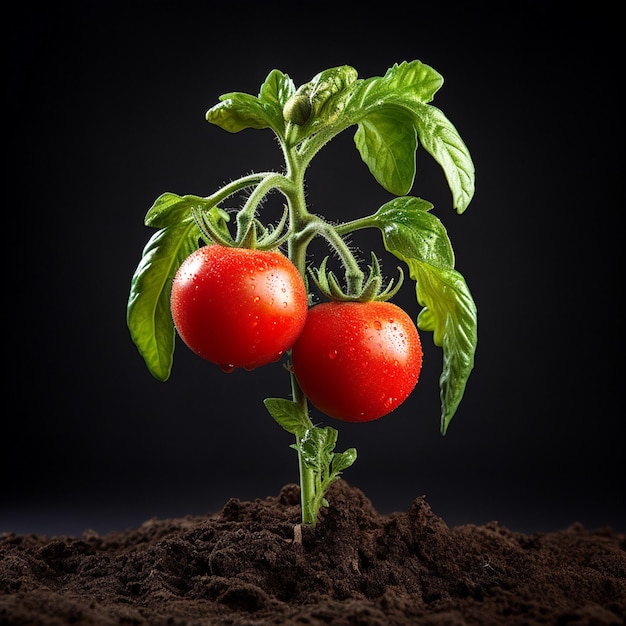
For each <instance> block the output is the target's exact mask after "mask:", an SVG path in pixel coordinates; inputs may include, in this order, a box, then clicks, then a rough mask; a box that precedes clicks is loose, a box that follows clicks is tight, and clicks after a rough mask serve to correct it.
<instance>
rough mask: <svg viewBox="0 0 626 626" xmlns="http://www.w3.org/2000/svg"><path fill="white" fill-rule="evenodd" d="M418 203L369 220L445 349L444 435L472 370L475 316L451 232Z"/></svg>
mask: <svg viewBox="0 0 626 626" xmlns="http://www.w3.org/2000/svg"><path fill="white" fill-rule="evenodd" d="M431 208H432V205H431V204H430V203H428V202H426V201H424V200H421V199H419V198H411V197H405V198H396V199H394V200H391V201H390V202H388V203H386V204H385V205H383V206H382V207H381V208H380V209H379V211H378V212H377V213H376V214H375V215H374V216H373V217H372V218H371V219H372V221H373V224H374V225H376V226H377V227H378V228H380V230H381V232H382V234H383V242H384V245H385V248H386V250H388V251H389V252H390V253H391V254H393V255H394V256H395V257H396V258H398V259H400V260H402V261H404V262H405V263H406V264H407V265H408V267H409V272H410V276H411V278H412V279H413V280H415V282H416V295H417V301H418V302H419V304H420V305H422V306H423V307H425V308H424V309H422V311H421V312H420V314H419V316H418V318H417V325H418V327H419V328H420V329H421V330H425V331H432V332H433V333H434V336H433V340H434V342H435V345H437V346H439V347H441V348H443V370H442V374H441V376H440V379H439V386H440V391H441V432H442V434H445V433H446V431H447V428H448V425H449V424H450V421H451V420H452V418H453V416H454V414H455V412H456V410H457V408H458V406H459V403H460V402H461V399H462V398H463V394H464V392H465V387H466V384H467V379H468V377H469V375H470V373H471V371H472V369H473V367H474V353H475V351H476V344H477V341H478V338H477V312H476V305H475V304H474V301H473V299H472V296H471V294H470V291H469V289H468V287H467V284H466V283H465V280H464V279H463V277H462V276H461V274H460V273H459V272H457V271H456V270H455V269H454V254H453V251H452V246H451V244H450V241H449V238H448V235H447V232H446V231H445V229H444V227H443V225H442V224H441V223H440V222H439V220H438V219H437V218H436V217H435V216H433V215H432V214H431V213H430V212H429V211H430V209H431Z"/></svg>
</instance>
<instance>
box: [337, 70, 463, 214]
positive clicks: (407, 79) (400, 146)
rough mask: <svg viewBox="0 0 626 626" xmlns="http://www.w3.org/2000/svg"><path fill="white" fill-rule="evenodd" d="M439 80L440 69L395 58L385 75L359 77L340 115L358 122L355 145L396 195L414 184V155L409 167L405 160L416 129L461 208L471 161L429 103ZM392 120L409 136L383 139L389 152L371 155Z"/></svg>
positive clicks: (459, 209) (387, 133) (453, 130)
mask: <svg viewBox="0 0 626 626" xmlns="http://www.w3.org/2000/svg"><path fill="white" fill-rule="evenodd" d="M442 84H443V78H442V77H441V75H440V74H439V73H438V72H436V71H435V70H434V69H432V68H431V67H429V66H427V65H425V64H423V63H421V62H420V61H412V62H410V63H406V62H404V63H401V64H400V65H397V64H396V65H394V66H393V67H391V68H390V69H389V70H388V71H387V73H386V74H385V76H383V77H374V78H370V79H367V80H364V81H361V82H360V84H359V85H358V88H355V89H354V93H353V95H352V97H351V99H350V101H349V102H348V104H347V106H346V108H345V112H344V115H345V117H346V118H348V119H349V120H350V121H351V122H352V123H356V124H357V125H358V127H359V128H358V129H357V134H356V135H355V142H356V146H357V149H358V150H359V152H360V153H361V157H362V158H363V160H364V161H365V163H366V164H367V166H368V167H369V169H370V171H371V173H372V175H373V176H374V178H376V180H377V181H378V182H379V183H380V184H381V185H382V186H383V187H384V188H385V189H386V190H387V191H389V192H391V193H394V194H395V195H404V194H406V193H408V192H409V190H410V188H411V187H412V185H413V181H414V177H415V166H414V161H413V167H412V168H411V167H406V164H408V163H409V161H408V160H407V152H408V150H409V147H410V143H412V142H415V137H414V135H415V133H417V137H418V138H419V141H420V142H421V143H422V145H423V146H424V148H425V149H426V150H427V151H428V152H429V153H430V154H431V155H432V156H433V158H434V159H435V160H436V161H437V162H438V163H439V164H440V165H441V167H442V169H443V170H444V174H445V176H446V179H447V181H448V185H449V186H450V191H451V192H452V199H453V204H454V208H455V209H456V210H457V212H459V213H462V212H463V211H464V210H465V209H466V208H467V206H468V205H469V203H470V201H471V199H472V197H473V195H474V190H475V188H474V165H473V162H472V159H471V156H470V154H469V151H468V149H467V146H466V145H465V143H464V142H463V140H462V139H461V137H460V135H459V134H458V132H457V130H456V128H455V127H454V126H453V125H452V123H451V122H450V121H449V120H448V119H447V118H446V117H445V116H444V114H443V113H442V112H441V111H440V110H439V109H437V108H435V107H433V106H431V105H429V104H428V103H429V102H430V101H431V100H432V99H433V97H434V95H435V93H436V92H437V90H438V89H439V88H440V87H441V85H442ZM399 110H401V111H402V112H403V114H400V113H399V112H398V111H399ZM394 123H397V124H400V125H401V128H402V129H403V132H404V133H406V134H408V138H407V139H402V140H400V141H390V140H387V141H386V142H385V152H386V153H388V154H384V153H383V154H381V157H380V158H375V155H376V152H377V151H376V150H375V149H373V148H372V147H373V146H374V147H376V146H377V145H378V144H379V143H380V142H381V139H379V137H381V138H385V137H391V139H393V138H394V135H393V134H392V133H391V132H390V130H389V128H390V127H392V125H393V124H394ZM409 123H410V126H409ZM398 134H400V133H398ZM415 145H416V149H417V143H416V144H415ZM399 163H403V164H405V167H404V169H402V170H400V169H398V166H397V164H399ZM395 170H397V171H395Z"/></svg>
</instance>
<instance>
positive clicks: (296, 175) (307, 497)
mask: <svg viewBox="0 0 626 626" xmlns="http://www.w3.org/2000/svg"><path fill="white" fill-rule="evenodd" d="M283 147H284V154H285V160H286V163H287V173H286V175H285V178H286V179H287V180H288V181H289V182H290V183H291V185H290V186H288V187H287V188H284V189H283V193H284V194H285V197H286V198H287V205H288V208H289V222H290V231H291V235H290V237H289V242H288V246H289V250H288V255H289V259H290V260H291V262H292V263H293V264H294V265H295V266H296V267H297V268H298V271H299V272H300V274H301V275H302V277H303V278H306V250H307V247H308V245H309V243H310V242H311V240H312V239H313V237H314V236H315V232H316V231H315V229H313V228H310V225H311V224H312V223H315V222H317V221H318V218H316V217H315V216H314V215H312V214H311V213H309V211H308V209H307V206H306V198H305V195H304V171H305V170H306V166H305V165H303V164H302V161H301V160H300V159H299V158H298V156H297V154H296V152H295V150H292V149H287V148H286V147H285V146H283ZM290 376H291V389H292V395H293V401H294V402H296V404H298V406H299V408H300V411H301V412H302V415H305V416H307V419H308V414H309V411H308V402H307V398H306V396H305V394H304V393H303V391H302V389H301V388H300V385H299V384H298V381H297V380H296V377H295V375H294V374H293V372H292V373H291V374H290ZM310 427H311V428H313V424H312V423H311V425H310ZM300 439H301V438H300V437H296V443H297V444H298V446H297V450H298V468H299V472H300V503H301V508H302V523H303V524H308V525H311V526H315V524H316V522H317V508H316V504H315V503H316V500H317V498H316V481H315V472H314V471H313V470H312V469H311V468H310V467H307V465H306V463H305V462H304V459H303V458H302V452H301V451H300Z"/></svg>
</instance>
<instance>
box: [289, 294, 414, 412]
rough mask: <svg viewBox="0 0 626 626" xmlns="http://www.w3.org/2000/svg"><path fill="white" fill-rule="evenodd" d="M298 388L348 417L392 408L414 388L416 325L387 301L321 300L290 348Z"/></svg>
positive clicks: (319, 404)
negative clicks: (323, 301) (322, 301)
mask: <svg viewBox="0 0 626 626" xmlns="http://www.w3.org/2000/svg"><path fill="white" fill-rule="evenodd" d="M291 358H292V366H293V372H294V374H295V376H296V378H297V380H298V383H299V385H300V387H301V388H302V391H303V392H304V393H305V394H306V396H307V397H308V398H309V400H310V401H311V402H312V404H313V405H315V406H316V407H317V408H318V409H319V410H320V411H322V412H324V413H326V414H327V415H330V416H331V417H335V418H337V419H340V420H344V421H347V422H366V421H370V420H374V419H377V418H379V417H382V416H383V415H387V414H388V413H391V411H393V410H394V409H396V408H397V407H398V406H399V405H400V404H402V402H404V401H405V400H406V399H407V397H408V396H409V394H410V393H411V392H412V391H413V389H414V388H415V385H416V384H417V380H418V378H419V374H420V370H421V368H422V346H421V342H420V338H419V335H418V332H417V328H416V327H415V324H414V323H413V321H412V320H411V318H410V317H409V316H408V315H407V313H406V312H405V311H403V310H402V309H401V308H400V307H398V306H396V305H395V304H392V303H391V302H325V303H322V304H318V305H316V306H314V307H312V308H311V309H310V310H309V314H308V316H307V321H306V324H305V326H304V330H303V331H302V334H301V335H300V337H299V338H298V340H297V341H296V343H295V344H294V346H293V348H292V353H291Z"/></svg>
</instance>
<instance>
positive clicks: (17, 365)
mask: <svg viewBox="0 0 626 626" xmlns="http://www.w3.org/2000/svg"><path fill="white" fill-rule="evenodd" d="M288 4H289V3H283V4H282V9H280V8H278V7H276V8H273V7H271V6H268V5H267V4H263V3H262V4H261V5H259V6H258V8H256V9H253V8H252V7H250V8H247V7H246V6H245V5H244V6H239V7H238V8H237V9H236V10H233V11H232V14H230V13H229V10H228V8H225V9H222V11H221V12H218V11H217V10H216V9H215V10H214V9H212V8H211V3H197V4H188V3H185V2H177V3H167V2H152V3H151V2H129V3H123V4H122V3H115V2H93V3H76V4H75V5H73V3H69V4H68V3H66V4H64V8H57V7H54V8H51V7H50V6H47V7H46V8H43V7H40V8H37V6H36V5H33V4H32V3H29V4H28V7H26V3H24V6H23V7H22V8H21V9H19V10H18V13H17V16H16V17H14V18H13V19H14V22H13V23H12V24H11V25H10V27H5V31H7V32H6V38H5V40H6V41H7V42H8V50H7V52H6V54H5V58H6V59H7V65H8V67H7V69H6V78H5V80H6V83H5V84H6V85H7V86H8V88H7V91H6V92H5V93H6V100H7V102H8V112H7V113H5V125H4V126H5V129H6V137H7V140H6V141H5V142H4V145H5V172H6V174H7V176H6V178H5V185H4V203H3V204H4V215H5V216H7V217H8V220H7V219H6V218H5V220H4V229H3V234H4V250H5V251H6V252H5V279H4V291H5V300H4V301H5V320H6V321H5V345H6V346H7V347H8V350H7V351H5V369H4V371H5V374H4V380H5V411H4V417H3V418H2V424H3V425H2V441H1V448H2V454H1V463H2V467H1V473H0V480H1V481H2V483H1V490H0V531H7V530H13V531H19V532H45V533H78V534H80V533H81V532H82V531H83V530H85V529H87V528H93V529H95V530H97V531H99V532H106V531H109V530H113V529H124V528H127V527H132V526H135V525H138V524H140V523H141V522H142V521H144V520H145V519H148V518H150V517H153V516H157V517H166V516H182V515H185V514H188V513H190V514H203V513H206V512H209V511H217V510H219V509H220V508H221V507H222V506H223V504H224V503H225V502H226V500H227V499H228V498H229V497H231V496H234V497H239V498H242V499H251V498H252V499H253V498H258V497H259V498H262V497H265V496H268V495H275V494H277V493H278V492H279V490H280V488H281V487H282V485H284V484H286V483H289V482H297V480H298V476H297V463H296V455H295V452H293V450H291V449H290V448H289V445H290V443H292V441H291V437H290V436H289V435H288V434H287V433H285V432H284V431H283V430H282V429H281V428H280V427H278V426H277V425H276V424H275V423H274V422H273V420H272V419H271V418H270V417H269V415H268V414H266V412H265V409H264V408H263V405H262V400H263V398H265V397H266V396H281V395H282V396H285V397H286V396H287V395H288V392H289V388H288V377H287V375H286V373H285V372H284V371H283V370H282V369H281V367H280V366H279V365H276V366H269V367H267V368H265V369H263V370H258V371H255V372H252V373H247V372H235V373H234V374H231V375H225V374H223V373H221V372H220V371H219V369H218V368H217V367H213V366H211V365H210V364H207V363H205V362H203V361H201V360H200V359H199V358H197V357H195V356H194V355H193V354H191V353H189V352H188V351H187V350H186V349H185V348H184V347H183V346H182V345H181V344H178V346H177V350H176V354H175V359H174V368H173V373H172V376H171V379H170V380H169V381H168V382H167V383H160V382H157V381H156V380H155V379H153V378H152V377H151V375H150V374H149V373H148V371H147V369H146V367H145V365H144V363H143V361H142V359H141V357H140V356H139V354H138V352H137V350H136V348H135V346H134V344H133V343H132V341H131V339H130V336H129V334H128V331H127V328H126V321H125V313H126V300H127V297H128V290H129V285H130V279H131V276H132V274H133V272H134V270H135V267H136V265H137V263H138V261H139V258H140V255H141V251H142V249H143V246H144V245H145V244H146V242H147V240H148V238H149V237H150V235H151V234H152V232H153V231H152V230H151V229H148V228H147V227H145V226H144V225H143V218H144V215H145V213H146V211H147V210H148V208H149V207H150V206H151V204H152V202H153V201H154V199H155V198H156V197H157V196H158V195H160V194H161V193H162V192H165V191H172V192H175V193H179V194H186V193H191V194H197V195H208V194H210V193H212V192H213V191H214V190H215V189H216V188H218V187H219V186H220V185H221V184H222V183H224V182H225V181H228V180H230V179H233V178H237V177H239V176H240V175H242V174H246V173H249V172H251V171H254V170H260V169H270V168H280V167H281V165H282V162H281V155H280V152H279V150H278V148H277V145H276V143H275V141H274V140H273V138H272V135H271V132H270V131H253V130H247V131H243V132H241V133H238V134H235V135H231V134H229V133H226V132H225V131H223V130H221V129H219V128H217V127H215V126H212V125H210V124H208V123H207V122H206V121H205V119H204V114H205V112H206V110H207V109H208V108H209V107H210V106H212V105H213V104H215V103H216V102H217V99H218V97H219V96H220V95H221V94H223V93H226V92H229V91H244V92H248V93H252V94H256V93H257V92H258V89H259V86H260V85H261V83H262V82H263V80H264V78H265V77H266V75H267V74H268V73H269V71H270V70H271V69H273V68H278V69H281V70H282V71H284V72H286V73H288V74H289V75H290V76H291V77H292V78H293V79H294V81H295V82H296V83H297V84H300V83H302V82H306V81H307V80H309V79H310V78H312V76H313V75H314V74H316V73H317V72H318V71H320V70H322V69H325V68H328V67H332V66H335V65H341V64H350V65H352V66H354V67H355V68H356V69H357V70H358V72H359V75H360V76H361V77H363V78H367V77H370V76H374V75H381V74H383V73H384V72H385V71H386V69H387V68H388V67H390V66H391V65H392V64H393V63H395V62H400V61H403V60H413V59H420V60H421V61H423V62H425V63H427V64H429V65H431V66H433V67H434V68H435V69H436V70H438V71H439V72H440V73H442V74H443V76H444V77H445V84H444V86H443V88H442V89H441V90H440V92H439V93H438V94H437V96H436V97H435V101H434V103H433V104H435V105H436V106H438V107H439V108H441V109H442V110H443V111H444V113H445V114H446V115H447V116H448V118H449V119H450V120H451V121H452V122H453V123H454V124H455V126H456V127H457V129H458V131H459V133H460V134H461V136H462V137H463V139H464V140H465V142H466V143H467V144H468V146H469V148H470V151H471V153H472V155H473V158H474V160H475V165H476V169H477V192H476V196H475V198H474V200H473V202H472V204H471V205H470V207H469V209H468V210H467V212H466V213H465V214H464V215H462V216H459V215H457V214H456V213H455V212H454V210H453V209H452V207H451V201H450V195H449V192H448V188H447V186H446V183H445V180H444V178H443V175H442V172H441V170H440V169H439V166H437V165H436V164H435V163H434V161H432V159H431V158H430V156H429V155H428V154H427V153H426V152H425V151H422V150H420V151H419V153H418V177H417V180H416V183H415V187H414V188H413V190H412V193H413V194H414V195H419V196H421V197H424V198H426V199H428V200H430V201H431V202H433V203H434V204H435V211H436V214H437V215H438V216H439V217H440V219H441V220H442V221H443V223H444V224H445V225H446V227H447V228H448V231H449V234H450V237H451V240H452V243H453V246H454V248H455V252H456V255H457V268H458V269H459V271H460V272H461V273H462V274H463V275H464V276H465V278H466V279H467V281H468V284H469V286H470V289H471V291H472V293H473V296H474V299H475V300H476V302H477V305H478V308H479V346H478V352H477V356H476V368H475V370H474V372H473V374H472V376H471V377H470V380H469V383H468V387H467V390H466V394H465V397H464V400H463V402H462V403H461V405H460V408H459V411H458V413H457V415H456V417H455V418H454V420H453V422H452V424H451V426H450V429H449V432H448V434H447V435H446V436H445V437H442V436H441V435H440V434H439V398H438V394H439V390H438V376H439V373H440V371H441V353H440V350H439V349H438V348H435V347H434V346H433V345H432V339H431V336H430V335H428V334H423V342H424V349H425V362H424V369H423V373H422V376H421V380H420V383H419V385H418V387H417V389H416V391H415V392H414V393H413V395H412V396H411V397H410V399H409V400H408V401H407V402H406V403H405V404H404V405H403V406H402V407H401V408H400V409H398V410H397V411H396V412H395V413H393V414H392V415H390V416H388V417H386V418H383V419H381V420H378V421H376V422H373V423H370V424H365V425H349V424H341V423H339V422H332V421H327V422H326V423H331V425H333V426H336V427H337V428H338V429H339V448H340V449H345V448H347V447H352V446H354V447H356V448H357V449H358V451H359V458H358V460H357V462H356V464H355V465H354V466H353V467H352V468H350V469H349V470H347V471H346V473H345V474H344V477H345V478H346V480H348V481H349V482H350V483H351V484H353V485H354V486H356V487H359V488H360V489H362V490H363V491H364V492H365V494H366V495H367V496H368V497H369V498H370V499H371V500H372V502H373V503H374V505H375V506H376V507H377V508H378V510H379V511H381V512H383V513H387V512H391V511H396V510H405V509H406V507H407V506H408V505H409V504H410V502H411V501H412V499H413V498H415V497H416V496H419V495H422V494H425V495H426V497H427V499H428V502H429V503H430V505H431V506H432V507H433V509H434V511H435V513H437V514H438V515H440V516H442V517H443V518H444V519H445V520H446V522H447V523H448V524H449V525H456V524H461V523H470V522H471V523H484V522H487V521H490V520H498V521H500V522H501V523H503V524H505V525H508V526H509V527H511V528H513V529H515V530H522V531H543V530H549V529H555V528H561V527H565V526H568V525H569V524H570V523H572V522H575V521H580V522H582V523H584V524H585V525H587V526H590V527H599V526H605V525H611V526H613V527H616V528H620V529H622V530H626V520H625V516H624V466H623V459H622V458H620V454H621V453H622V445H623V441H622V440H623V437H624V426H623V424H624V422H623V408H622V407H621V403H620V399H621V389H620V388H621V385H622V382H623V375H624V371H623V361H622V351H623V333H622V322H621V320H620V317H619V311H618V308H617V298H618V296H621V293H620V291H621V285H622V284H623V282H622V279H621V266H620V264H621V262H622V256H621V252H619V253H618V244H619V242H620V240H621V235H622V228H621V223H622V222H621V214H622V211H623V196H624V194H623V192H622V180H623V157H622V154H623V142H624V135H623V121H622V119H623V118H622V113H621V109H619V108H618V107H619V106H620V102H619V100H618V97H617V86H618V84H619V82H620V81H621V72H618V68H617V59H616V56H617V43H616V41H617V40H616V24H617V18H616V16H615V15H611V14H610V12H603V13H600V11H599V9H592V10H591V12H590V11H588V10H585V11H584V12H583V9H582V8H580V9H574V8H572V7H573V5H569V6H568V8H567V14H565V13H564V12H561V10H560V7H559V5H558V4H557V3H554V2H552V3H550V2H536V3H533V2H527V3H513V5H510V4H507V7H506V10H505V9H502V13H499V12H498V11H497V10H496V11H494V10H493V9H490V10H489V12H487V10H485V9H481V8H480V6H477V5H476V4H475V3H468V4H469V5H471V7H472V8H471V9H469V8H467V9H458V8H455V7H454V6H450V5H448V4H447V5H446V8H445V10H442V11H437V10H435V9H433V7H432V6H431V5H432V3H427V4H428V6H424V7H422V6H421V5H420V3H409V4H407V3H398V5H397V6H394V4H393V3H383V4H379V5H376V6H375V8H374V9H371V8H370V9H365V8H360V9H358V12H356V11H355V13H354V15H353V16H351V17H348V18H343V19H341V20H339V21H336V20H338V18H337V17H336V16H335V14H334V13H335V9H336V7H335V5H333V4H329V5H326V4H324V3H306V4H305V5H299V7H301V8H299V9H298V11H296V12H293V11H291V10H290V9H289V6H288ZM425 4H426V3H425ZM581 6H582V5H581ZM72 7H73V8H72ZM200 7H204V8H200ZM207 7H208V8H207ZM577 11H580V13H577ZM350 12H351V10H350V9H346V10H345V13H346V14H348V15H349V14H350ZM5 110H6V107H5ZM352 134H353V133H352V132H351V131H349V132H347V133H345V134H344V135H345V136H342V137H340V138H338V139H337V140H335V141H334V142H333V143H332V144H331V145H330V146H328V147H327V148H326V149H325V150H324V151H323V152H322V153H320V155H319V156H318V157H317V158H316V159H315V160H314V161H313V163H312V165H311V169H310V171H309V175H308V178H307V182H308V193H309V201H310V203H311V208H312V210H313V211H317V212H320V213H324V214H325V215H326V216H327V217H329V218H331V219H332V218H335V219H340V218H342V217H345V216H348V215H352V214H354V216H357V215H365V214H367V213H370V212H373V211H374V210H375V209H376V208H377V207H378V206H379V205H380V204H382V202H384V201H386V200H387V199H388V198H389V197H388V196H387V195H386V194H384V193H383V191H382V190H381V189H380V188H379V187H378V186H377V185H376V183H375V182H374V181H373V179H372V178H371V176H370V175H369V173H368V172H367V170H366V168H365V166H364V165H363V164H362V162H361V161H360V158H359V156H358V153H357V152H356V150H355V148H354V146H353V143H352ZM342 181H343V183H342ZM361 245H363V246H364V247H365V245H373V246H378V250H379V251H380V252H381V257H382V258H383V262H384V263H385V265H384V268H385V269H386V270H387V271H388V273H389V274H390V275H394V274H395V269H394V268H395V266H394V265H393V263H392V261H391V260H389V259H388V258H387V257H385V256H384V255H383V254H382V246H380V242H379V241H378V239H376V240H371V241H367V242H365V243H364V244H361ZM618 270H619V274H618ZM397 302H398V303H400V304H402V305H403V306H404V307H405V308H406V309H407V310H408V311H409V312H410V313H411V315H413V316H416V315H417V312H418V307H417V305H416V303H415V298H414V293H413V291H412V288H411V286H410V285H409V284H408V283H407V284H406V285H405V287H404V288H403V290H402V292H401V294H400V296H399V297H398V299H397ZM313 417H314V419H315V420H316V421H324V418H323V416H321V415H319V414H314V416H313Z"/></svg>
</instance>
